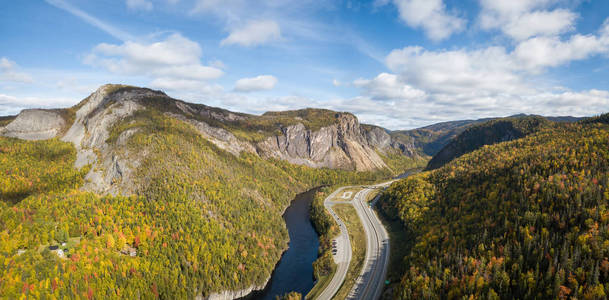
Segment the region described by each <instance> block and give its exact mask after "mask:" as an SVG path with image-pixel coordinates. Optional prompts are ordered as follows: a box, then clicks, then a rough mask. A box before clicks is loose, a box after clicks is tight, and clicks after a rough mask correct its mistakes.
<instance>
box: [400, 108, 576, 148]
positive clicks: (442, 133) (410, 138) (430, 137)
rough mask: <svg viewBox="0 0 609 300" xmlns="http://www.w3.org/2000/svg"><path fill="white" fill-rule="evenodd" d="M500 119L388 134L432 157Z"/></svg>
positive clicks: (570, 119) (572, 119) (564, 118)
mask: <svg viewBox="0 0 609 300" xmlns="http://www.w3.org/2000/svg"><path fill="white" fill-rule="evenodd" d="M527 116H528V117H541V116H537V115H526V114H518V115H513V116H510V117H508V118H517V117H527ZM543 118H545V119H547V120H550V121H554V122H567V123H568V122H577V121H579V120H582V118H578V117H571V116H559V117H543ZM496 119H501V118H483V119H477V120H460V121H449V122H442V123H437V124H433V125H429V126H425V127H421V128H417V129H411V130H396V131H392V132H390V133H389V134H390V135H391V137H392V138H393V140H395V141H398V142H400V143H402V144H405V145H412V147H413V148H414V149H415V151H416V152H417V153H419V154H420V155H422V156H428V157H433V156H434V155H436V154H438V152H440V151H441V150H442V148H444V147H445V146H446V145H448V144H449V143H450V142H451V140H452V139H454V138H455V137H457V136H458V135H459V134H461V133H462V132H464V131H465V130H466V129H468V128H469V127H471V126H474V125H477V124H482V123H486V122H488V121H492V120H496Z"/></svg>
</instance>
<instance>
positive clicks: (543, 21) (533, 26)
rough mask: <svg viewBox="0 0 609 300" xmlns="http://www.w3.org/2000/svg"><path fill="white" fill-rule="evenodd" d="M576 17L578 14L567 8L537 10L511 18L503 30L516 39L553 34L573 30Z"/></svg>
mask: <svg viewBox="0 0 609 300" xmlns="http://www.w3.org/2000/svg"><path fill="white" fill-rule="evenodd" d="M576 18H577V15H576V14H574V13H573V12H571V11H569V10H566V9H556V10H553V11H535V12H532V13H527V14H523V15H521V16H519V17H518V18H516V19H513V20H510V21H509V22H508V23H507V24H505V25H504V27H503V30H504V32H505V33H506V34H507V35H509V36H511V37H512V38H514V39H516V40H524V39H527V38H529V37H532V36H553V35H558V34H562V33H565V32H568V31H571V30H573V29H574V28H575V26H574V23H575V19H576Z"/></svg>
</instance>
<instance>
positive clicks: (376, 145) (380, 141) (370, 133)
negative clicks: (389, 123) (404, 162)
mask: <svg viewBox="0 0 609 300" xmlns="http://www.w3.org/2000/svg"><path fill="white" fill-rule="evenodd" d="M362 134H363V135H364V136H365V137H366V141H367V143H368V146H370V147H371V148H373V149H377V150H379V151H380V152H382V153H384V154H387V152H388V151H399V153H400V154H402V155H405V156H409V157H413V156H417V155H418V154H417V150H416V146H415V144H414V142H410V143H404V142H401V141H398V140H397V139H395V138H393V137H392V136H391V135H390V134H389V132H387V130H386V129H384V128H381V127H378V126H373V125H365V127H364V126H362Z"/></svg>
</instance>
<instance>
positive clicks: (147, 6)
mask: <svg viewBox="0 0 609 300" xmlns="http://www.w3.org/2000/svg"><path fill="white" fill-rule="evenodd" d="M126 3H127V7H128V8H129V9H134V10H145V11H150V10H152V8H153V7H154V6H153V5H152V2H150V1H148V0H127V2H126Z"/></svg>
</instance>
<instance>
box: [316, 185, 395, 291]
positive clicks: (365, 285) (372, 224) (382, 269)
mask: <svg viewBox="0 0 609 300" xmlns="http://www.w3.org/2000/svg"><path fill="white" fill-rule="evenodd" d="M392 182H393V181H389V182H386V183H382V184H379V185H375V186H368V187H364V189H362V190H361V191H359V192H358V193H357V194H355V197H354V198H353V200H352V201H350V202H344V201H339V202H334V201H332V199H334V198H335V196H336V195H337V194H338V193H340V192H342V191H343V190H344V189H346V188H351V187H348V186H347V187H342V188H339V189H338V190H336V191H335V192H334V193H332V194H331V195H330V196H328V197H327V198H326V199H325V201H324V206H325V207H326V209H327V210H328V212H329V213H330V215H332V217H333V218H334V220H336V222H337V223H338V224H339V226H340V232H341V233H340V235H339V236H338V237H337V238H336V241H337V254H336V255H335V256H334V261H335V262H336V263H337V265H338V267H337V271H336V273H335V274H334V277H333V278H332V280H331V281H330V283H329V284H328V286H327V287H326V288H325V290H324V291H322V293H321V294H320V295H319V297H318V298H317V299H320V300H329V299H332V297H334V295H335V294H336V293H337V292H338V290H339V289H340V287H341V286H342V284H343V281H344V280H345V277H346V276H347V270H348V269H349V263H350V262H351V255H352V253H351V242H350V240H349V233H348V232H347V227H346V226H345V224H344V223H343V221H342V220H341V219H340V218H339V217H338V215H336V213H335V212H334V211H333V210H332V206H333V205H334V204H337V203H343V204H345V203H350V204H352V205H353V206H354V207H355V210H356V211H357V214H358V216H359V218H360V220H361V223H362V224H363V226H364V231H365V233H366V241H367V242H366V243H367V245H366V259H365V262H364V267H363V268H362V271H361V273H360V276H359V277H358V279H357V281H356V283H355V285H354V286H353V289H352V290H351V292H350V293H349V296H348V298H349V299H366V300H367V299H378V298H379V297H380V295H381V293H382V291H383V286H384V281H385V276H386V275H387V266H388V263H389V235H388V234H387V231H386V230H385V228H384V227H383V225H382V224H381V221H380V220H379V219H378V217H377V216H376V214H375V213H374V211H373V210H372V209H371V208H370V206H368V203H367V202H366V199H367V197H368V194H369V193H370V192H372V191H373V190H375V189H378V188H383V187H386V186H388V185H389V184H391V183H392ZM375 200H376V199H375Z"/></svg>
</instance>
